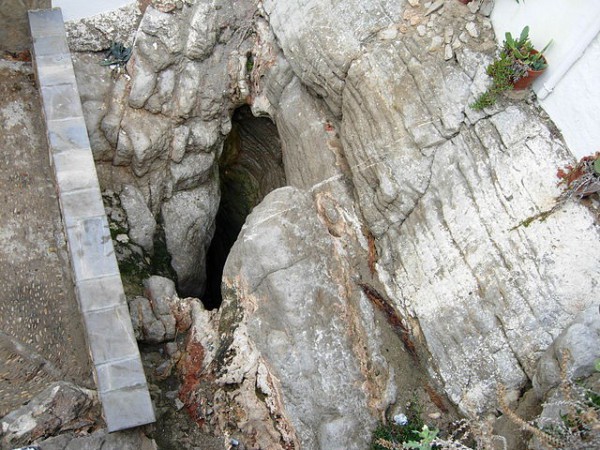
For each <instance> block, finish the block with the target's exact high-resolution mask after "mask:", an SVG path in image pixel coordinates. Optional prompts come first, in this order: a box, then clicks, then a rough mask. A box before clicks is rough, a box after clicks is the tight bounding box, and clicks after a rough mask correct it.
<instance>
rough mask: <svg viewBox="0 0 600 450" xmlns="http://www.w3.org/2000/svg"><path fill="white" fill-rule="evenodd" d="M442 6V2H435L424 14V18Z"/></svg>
mask: <svg viewBox="0 0 600 450" xmlns="http://www.w3.org/2000/svg"><path fill="white" fill-rule="evenodd" d="M442 6H444V0H437V1H436V2H434V3H433V4H432V5H431V6H430V7H429V8H428V9H427V11H426V12H425V16H428V15H430V14H433V13H434V12H436V11H437V10H438V9H440V8H442Z"/></svg>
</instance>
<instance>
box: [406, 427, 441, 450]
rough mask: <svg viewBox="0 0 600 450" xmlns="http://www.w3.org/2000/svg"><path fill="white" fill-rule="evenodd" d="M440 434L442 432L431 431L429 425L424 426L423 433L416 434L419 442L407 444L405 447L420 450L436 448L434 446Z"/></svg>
mask: <svg viewBox="0 0 600 450" xmlns="http://www.w3.org/2000/svg"><path fill="white" fill-rule="evenodd" d="M439 432H440V431H439V430H437V429H433V430H430V429H429V427H428V426H427V425H423V428H422V429H421V431H419V432H417V433H416V434H417V435H418V437H419V440H418V441H408V442H405V443H404V445H403V447H404V448H416V449H419V450H430V449H431V448H434V446H433V444H434V441H435V439H436V438H437V435H438V433H439Z"/></svg>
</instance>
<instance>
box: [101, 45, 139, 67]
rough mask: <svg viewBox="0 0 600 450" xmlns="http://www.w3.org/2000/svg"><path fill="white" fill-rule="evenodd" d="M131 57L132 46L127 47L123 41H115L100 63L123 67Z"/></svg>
mask: <svg viewBox="0 0 600 450" xmlns="http://www.w3.org/2000/svg"><path fill="white" fill-rule="evenodd" d="M129 58H131V48H128V47H125V45H123V44H122V43H121V42H113V43H112V44H111V45H110V48H109V49H108V50H107V51H106V57H105V58H104V61H102V62H101V63H100V65H102V66H118V67H121V66H124V65H125V64H127V61H129Z"/></svg>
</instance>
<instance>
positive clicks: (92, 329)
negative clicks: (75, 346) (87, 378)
mask: <svg viewBox="0 0 600 450" xmlns="http://www.w3.org/2000/svg"><path fill="white" fill-rule="evenodd" d="M83 319H84V321H85V327H86V330H87V334H88V341H89V344H90V349H91V351H92V358H93V359H94V365H95V366H96V367H98V366H101V365H102V364H104V363H107V362H109V361H114V360H123V359H128V358H136V357H138V358H139V351H138V348H137V343H136V340H135V336H134V334H133V327H132V326H131V319H130V317H129V309H128V308H127V306H115V307H114V308H108V309H102V310H99V311H88V312H85V313H83Z"/></svg>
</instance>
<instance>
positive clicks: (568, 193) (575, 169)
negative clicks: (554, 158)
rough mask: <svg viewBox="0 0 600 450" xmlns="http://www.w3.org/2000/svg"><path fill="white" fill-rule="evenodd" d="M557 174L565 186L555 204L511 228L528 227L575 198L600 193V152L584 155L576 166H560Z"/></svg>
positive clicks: (560, 183)
mask: <svg viewBox="0 0 600 450" xmlns="http://www.w3.org/2000/svg"><path fill="white" fill-rule="evenodd" d="M556 176H557V177H558V178H559V179H560V181H559V182H558V185H559V186H562V187H563V192H562V193H561V194H560V196H559V197H558V198H557V199H556V203H555V204H554V206H553V207H552V208H550V209H548V210H546V211H542V212H540V213H538V214H536V215H534V216H531V217H528V218H527V219H525V220H523V221H521V222H520V223H519V224H518V225H516V226H514V227H513V228H512V229H511V230H514V229H516V228H518V227H520V226H521V225H523V226H525V227H528V226H529V225H530V224H531V223H532V222H534V221H535V220H541V221H543V220H545V219H547V218H548V216H550V214H552V213H553V212H555V211H556V210H557V209H558V208H560V207H561V206H562V205H563V204H565V202H567V201H569V200H571V199H573V198H576V199H579V200H581V199H584V198H586V197H589V196H591V195H593V194H598V193H600V152H596V153H595V154H594V155H589V156H584V157H583V158H581V159H580V160H579V162H578V163H577V164H575V165H574V166H573V165H571V164H569V165H566V166H565V167H563V168H559V169H558V171H557V173H556Z"/></svg>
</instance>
